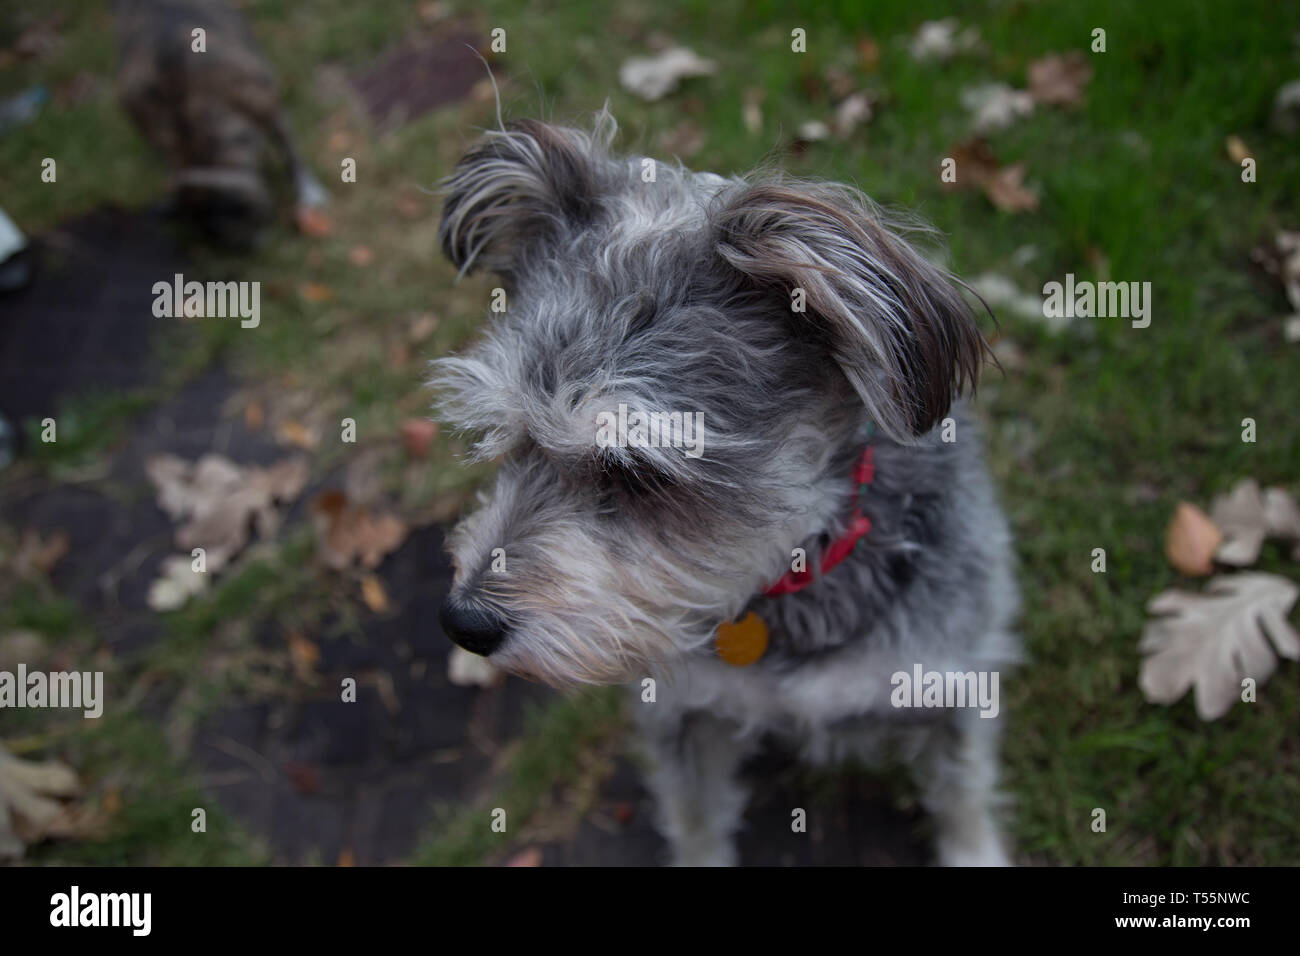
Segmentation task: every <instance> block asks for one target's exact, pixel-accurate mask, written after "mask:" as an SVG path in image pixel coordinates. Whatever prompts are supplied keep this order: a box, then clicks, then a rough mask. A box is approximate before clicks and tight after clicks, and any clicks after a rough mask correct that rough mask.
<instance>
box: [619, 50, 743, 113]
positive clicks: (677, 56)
mask: <svg viewBox="0 0 1300 956" xmlns="http://www.w3.org/2000/svg"><path fill="white" fill-rule="evenodd" d="M717 68H718V65H717V64H716V63H714V62H713V61H712V60H706V59H703V58H702V57H700V56H698V55H697V54H696V53H695V52H694V51H693V50H688V49H687V48H686V47H673V48H672V49H668V50H665V51H663V52H662V53H659V54H657V55H655V56H650V57H632V58H631V59H628V60H625V61H624V62H623V65H622V66H620V67H619V68H618V81H619V82H620V83H621V84H623V88H624V89H625V90H628V91H629V92H631V93H635V94H636V95H637V96H639V97H641V99H643V100H649V101H651V102H653V101H654V100H658V99H662V98H663V97H664V96H666V95H667V94H669V93H671V92H672V91H673V90H675V89H677V86H678V84H679V83H680V82H681V81H682V80H684V79H686V78H688V77H693V76H708V75H709V74H711V73H714V72H715V71H716V70H717Z"/></svg>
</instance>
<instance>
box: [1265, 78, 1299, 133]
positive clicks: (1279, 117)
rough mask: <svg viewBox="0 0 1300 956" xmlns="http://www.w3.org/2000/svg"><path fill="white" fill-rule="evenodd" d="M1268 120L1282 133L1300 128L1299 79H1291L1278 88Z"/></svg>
mask: <svg viewBox="0 0 1300 956" xmlns="http://www.w3.org/2000/svg"><path fill="white" fill-rule="evenodd" d="M1269 121H1270V122H1271V123H1272V124H1273V128H1274V129H1276V130H1278V131H1280V132H1283V133H1287V134H1290V133H1294V132H1296V131H1297V130H1300V80H1292V81H1291V82H1290V83H1286V84H1284V85H1283V86H1281V87H1279V88H1278V91H1277V95H1276V96H1274V97H1273V112H1272V114H1271V115H1270V117H1269Z"/></svg>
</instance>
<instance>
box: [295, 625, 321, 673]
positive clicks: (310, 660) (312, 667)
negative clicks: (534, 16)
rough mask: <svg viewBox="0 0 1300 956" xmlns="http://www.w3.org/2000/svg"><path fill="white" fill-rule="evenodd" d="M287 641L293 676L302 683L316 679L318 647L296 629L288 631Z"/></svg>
mask: <svg viewBox="0 0 1300 956" xmlns="http://www.w3.org/2000/svg"><path fill="white" fill-rule="evenodd" d="M288 641H289V665H290V666H291V667H292V668H293V674H294V676H295V677H296V678H298V680H300V681H302V682H303V683H304V684H310V683H312V682H313V681H314V680H315V679H316V665H317V664H318V663H319V662H320V648H319V647H318V646H317V645H316V643H315V642H314V641H311V640H308V639H307V638H306V637H303V635H302V634H300V633H299V632H297V631H290V632H289V635H288Z"/></svg>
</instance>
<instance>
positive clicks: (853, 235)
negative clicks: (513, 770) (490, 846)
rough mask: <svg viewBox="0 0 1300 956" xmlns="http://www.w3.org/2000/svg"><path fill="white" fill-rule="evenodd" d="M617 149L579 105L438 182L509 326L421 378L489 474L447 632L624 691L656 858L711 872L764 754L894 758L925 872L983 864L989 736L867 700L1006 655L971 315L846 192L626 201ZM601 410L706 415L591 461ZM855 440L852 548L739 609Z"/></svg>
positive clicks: (449, 241)
mask: <svg viewBox="0 0 1300 956" xmlns="http://www.w3.org/2000/svg"><path fill="white" fill-rule="evenodd" d="M613 134H614V125H613V121H612V119H611V118H610V117H609V116H608V114H605V113H602V114H600V115H599V117H598V119H597V123H596V129H595V132H594V134H593V135H586V134H583V133H580V132H578V131H575V130H571V129H561V128H556V127H552V126H549V125H546V124H542V123H538V122H532V121H523V122H520V123H517V124H514V125H513V126H511V127H509V128H507V129H504V130H494V131H491V132H489V133H487V135H486V136H485V137H484V139H483V140H482V141H481V142H480V143H479V144H478V145H477V146H475V147H474V148H473V149H472V150H471V151H470V152H469V153H468V154H467V155H466V156H465V158H464V159H463V160H462V161H461V163H460V164H459V165H458V166H457V168H456V170H455V172H454V173H453V174H452V176H451V177H450V178H449V179H448V181H447V182H446V184H445V189H446V205H445V210H444V214H443V220H442V226H441V240H442V244H443V248H444V250H445V252H446V254H447V256H448V257H449V258H450V259H451V260H452V262H454V263H455V264H456V265H457V266H458V267H459V268H460V269H461V271H462V272H470V271H473V270H474V269H476V268H480V267H483V268H488V269H491V270H492V271H495V272H496V273H498V274H499V275H501V276H502V278H503V279H504V287H505V289H506V291H507V295H508V305H509V308H508V311H507V312H506V313H505V314H503V315H501V316H499V317H497V318H495V319H494V320H493V321H492V322H491V323H490V324H489V326H488V328H487V331H486V334H485V336H484V338H483V340H482V341H481V342H480V343H479V344H478V345H476V346H475V347H474V348H473V349H472V350H471V351H469V352H468V353H466V354H464V355H461V356H458V357H453V358H448V359H444V360H442V361H440V362H438V363H437V367H436V374H435V386H436V387H437V389H438V391H439V395H440V413H441V415H442V416H443V417H444V418H445V419H447V420H449V421H450V422H451V423H453V424H454V425H455V426H457V427H458V428H460V429H462V430H463V431H464V432H466V433H468V434H471V435H473V436H474V438H475V445H474V454H475V455H476V456H478V457H480V458H493V457H498V456H499V457H500V459H501V467H500V470H499V472H498V474H497V477H496V481H495V485H494V487H493V488H492V489H491V490H490V491H489V492H487V493H486V494H485V495H484V496H483V497H482V504H481V507H480V508H479V509H478V510H477V511H476V512H474V513H473V514H471V515H470V516H469V517H467V518H466V519H465V520H464V521H463V522H462V523H461V524H460V525H459V526H458V528H457V529H456V531H455V532H454V534H453V535H452V537H451V543H450V547H451V551H452V554H453V557H454V560H455V563H456V567H457V576H456V581H455V584H454V586H453V589H452V594H451V595H450V597H449V605H448V607H449V609H451V612H452V616H451V617H450V618H446V620H448V621H450V622H452V623H453V624H454V622H456V621H458V620H459V621H462V622H463V621H464V620H465V616H466V614H469V615H470V620H471V621H472V622H473V626H474V627H475V628H479V629H481V628H482V627H483V626H485V624H484V622H488V624H487V625H486V626H488V627H489V630H492V629H493V628H495V630H494V631H493V638H492V639H493V640H497V639H499V641H500V643H499V645H496V646H495V647H494V648H493V650H492V653H491V658H490V659H491V660H492V661H493V662H494V663H496V664H498V665H499V666H501V667H503V668H504V669H506V670H509V671H511V672H513V673H517V674H521V675H524V676H527V677H532V678H537V679H541V680H545V681H548V682H550V683H554V684H557V685H573V684H576V683H581V682H595V683H611V682H629V681H634V682H635V683H634V684H633V686H634V687H635V688H636V690H637V692H638V693H637V697H636V701H635V703H634V704H633V706H634V708H635V709H636V712H637V717H638V721H639V723H640V724H641V726H642V728H643V731H644V740H645V744H646V749H647V751H648V754H649V756H650V758H651V760H652V767H653V769H652V772H651V775H650V784H651V787H652V789H653V790H654V791H655V794H656V797H657V799H658V804H659V809H660V822H661V826H662V829H663V830H664V832H665V834H666V835H667V837H668V838H669V840H670V842H671V843H672V846H673V851H674V855H675V859H676V860H677V861H678V862H684V863H729V862H733V861H734V858H735V857H734V849H733V847H732V836H733V834H734V832H735V830H736V828H737V827H738V826H739V824H740V820H741V815H742V812H743V808H744V803H745V800H744V791H743V788H742V787H741V785H740V783H739V782H738V780H737V776H736V770H737V768H738V766H739V764H740V762H741V761H742V760H743V758H744V757H745V756H746V755H747V754H749V753H751V752H752V751H753V749H754V748H755V747H756V746H757V744H758V742H759V741H760V739H761V738H762V737H763V736H764V735H765V734H775V735H777V736H779V737H782V738H784V739H787V740H789V741H791V742H792V743H795V744H796V745H798V746H800V747H801V748H802V749H803V752H804V753H805V754H806V755H807V756H808V757H809V758H811V759H819V760H820V759H840V758H842V757H845V756H858V757H863V758H867V759H871V758H874V757H879V756H880V755H881V754H882V753H883V752H884V751H885V750H886V749H888V750H889V752H890V753H892V754H901V755H902V756H903V757H905V758H906V759H907V760H908V761H909V762H910V763H911V765H912V766H913V767H914V769H915V772H916V776H917V779H918V781H919V783H920V786H921V788H922V797H923V800H924V802H925V804H926V806H927V807H928V808H929V809H930V810H931V812H932V814H933V815H934V817H935V820H936V824H937V831H938V848H939V856H940V859H941V860H942V861H943V862H947V863H959V864H960V863H974V864H990V863H1001V862H1005V860H1006V857H1005V854H1004V849H1003V847H1002V843H1001V839H1000V837H999V834H998V828H997V826H996V824H995V821H994V815H993V812H992V803H993V798H994V788H995V783H996V769H997V737H998V727H999V726H1000V725H1001V723H1002V719H1003V718H1002V717H998V718H996V719H986V718H982V717H979V716H978V714H976V712H975V711H973V710H971V709H957V708H941V709H935V710H920V709H898V708H895V707H894V706H893V705H892V704H891V701H890V691H891V675H893V674H895V673H896V672H899V671H903V672H907V673H910V672H911V671H912V668H913V665H914V664H917V663H920V664H921V665H923V667H924V668H925V669H927V670H934V671H942V672H968V671H983V672H988V671H992V672H1000V671H1003V670H1005V669H1007V668H1009V667H1010V666H1011V665H1012V664H1013V663H1014V661H1015V660H1016V658H1017V655H1018V642H1017V640H1016V638H1015V636H1014V634H1013V632H1012V631H1011V622H1012V618H1013V617H1014V614H1015V611H1016V603H1017V599H1016V590H1015V585H1014V579H1013V574H1012V555H1011V548H1010V542H1009V535H1008V532H1007V528H1006V524H1005V521H1004V519H1003V517H1002V514H1001V512H1000V510H999V508H998V506H997V503H996V500H995V496H994V493H993V490H992V486H991V483H990V480H989V478H988V476H987V473H986V470H985V467H984V464H983V462H982V458H981V452H980V448H979V441H978V437H977V433H976V428H975V426H974V424H973V423H972V422H971V421H970V420H968V418H967V417H966V415H965V413H964V412H963V410H962V409H961V407H960V406H953V405H952V402H953V400H954V399H955V397H956V396H958V395H959V394H960V392H961V391H962V389H963V387H965V386H968V385H973V384H974V381H975V378H976V375H977V373H978V370H979V367H980V365H981V364H982V362H983V360H984V357H985V345H984V341H983V339H982V337H981V336H980V334H979V331H978V329H977V327H976V325H975V322H974V319H973V316H972V314H971V311H970V309H969V308H968V306H967V304H966V302H965V300H964V299H963V298H962V296H961V295H960V294H959V293H958V291H957V290H956V288H955V287H954V283H953V280H952V279H951V277H950V276H948V275H947V274H946V273H944V272H943V271H942V270H940V269H939V268H937V267H935V266H934V265H932V264H931V263H930V262H929V261H928V260H927V259H926V258H925V257H923V256H922V255H920V254H919V253H918V252H917V251H916V250H915V249H914V248H913V247H912V245H910V244H909V242H908V240H907V239H906V238H905V236H909V235H914V234H915V233H916V232H917V231H918V230H917V227H915V226H914V225H912V224H903V223H900V222H898V221H893V220H890V219H888V218H886V217H885V215H884V214H883V213H882V212H881V211H880V210H879V209H878V208H877V207H876V206H875V205H873V204H872V203H871V202H870V201H869V200H867V199H866V198H865V197H864V196H862V195H861V194H860V193H859V192H857V191H856V190H854V189H851V188H848V187H845V186H839V185H832V184H826V183H814V182H804V181H795V180H790V179H786V178H783V177H781V176H778V175H774V174H771V173H763V174H756V175H753V176H750V177H744V178H730V179H724V178H722V177H719V176H716V175H712V174H707V173H693V172H690V171H688V170H685V169H682V168H681V167H679V166H670V165H667V164H663V163H658V164H654V165H653V166H652V167H651V168H653V171H654V178H653V181H646V177H645V176H644V175H643V173H644V171H645V170H646V169H647V165H646V161H644V160H643V159H642V158H640V157H634V158H630V159H620V158H616V157H614V156H613V155H611V153H610V152H609V149H608V147H609V144H610V142H611V140H612V137H613ZM796 289H798V290H802V293H803V296H804V300H805V302H806V309H805V310H804V311H802V312H801V311H795V310H794V309H793V308H792V301H793V300H792V293H793V292H794V291H795V290H796ZM620 404H624V405H626V406H627V408H628V409H635V410H640V411H643V412H660V411H681V412H702V413H703V421H704V424H705V445H704V450H705V453H704V455H703V456H702V457H701V458H698V459H692V458H689V457H687V456H686V455H684V454H683V452H682V450H681V449H680V448H672V447H663V448H636V447H626V448H625V447H600V446H598V444H597V442H596V440H595V439H596V423H597V416H598V415H600V414H601V413H602V412H613V411H614V410H616V409H617V408H618V406H619V405H620ZM950 414H951V416H952V422H951V426H952V428H953V429H955V438H956V440H955V441H943V440H941V437H940V431H941V429H940V428H939V427H937V426H939V424H940V422H941V421H942V420H943V419H945V417H947V416H949V415H950ZM872 423H874V435H873V437H871V438H870V440H871V441H872V442H874V445H875V449H876V450H875V461H876V479H875V482H874V483H873V484H872V485H871V486H870V489H869V492H868V494H867V496H866V499H865V502H864V510H865V513H866V514H867V515H868V516H869V517H870V519H871V521H872V524H873V528H872V530H871V532H870V534H869V535H868V536H867V537H866V538H865V539H863V540H862V541H861V542H860V543H859V544H858V546H857V548H856V550H855V551H854V553H853V554H852V555H851V557H850V558H849V559H848V560H847V561H846V562H845V563H843V564H842V565H840V566H839V567H838V568H836V569H834V570H833V571H832V572H830V573H829V574H827V575H825V576H824V577H821V578H819V579H818V580H816V581H815V582H814V583H812V584H811V585H810V586H809V587H807V588H806V589H804V590H803V591H801V592H798V593H795V594H789V595H785V596H781V597H764V596H762V592H763V591H764V590H765V588H766V587H767V586H768V585H770V584H771V583H772V582H773V581H776V580H777V579H779V578H780V577H781V575H782V574H784V573H785V572H786V571H787V570H789V568H790V562H791V556H792V553H794V549H796V548H803V549H805V550H806V552H807V555H808V558H807V560H808V566H809V567H814V568H815V567H817V566H818V561H819V555H820V553H821V551H822V550H823V549H824V548H825V547H826V545H827V544H828V543H829V542H830V541H831V540H833V539H834V537H835V536H836V535H838V534H839V533H840V531H841V530H842V529H843V528H844V526H845V522H846V521H847V520H848V518H849V515H850V513H851V511H852V507H853V502H854V500H855V495H856V493H857V488H856V486H854V484H853V483H852V480H851V477H850V476H851V474H852V469H853V465H854V463H855V461H856V460H857V458H858V456H859V454H860V453H861V450H862V447H863V445H864V442H866V441H867V440H868V434H869V432H870V428H871V426H872ZM494 549H502V552H498V554H501V553H503V554H504V559H505V562H506V566H505V569H504V570H493V562H492V555H493V552H494ZM466 609H469V610H468V611H467V610H466ZM749 610H754V611H756V612H757V613H758V614H759V615H760V616H761V617H762V618H763V619H764V621H766V622H767V624H768V625H769V628H770V630H771V644H770V646H769V649H768V651H767V653H766V654H765V655H764V657H763V658H762V659H761V660H760V661H759V662H758V663H756V664H753V665H751V666H749V667H745V668H738V667H733V666H730V665H728V664H726V663H724V662H722V661H721V660H720V659H719V658H718V657H717V655H716V653H715V652H714V647H713V638H714V634H715V631H716V628H717V626H718V625H719V623H720V622H723V621H728V620H734V619H736V618H738V617H739V616H741V615H743V614H744V613H746V612H747V611H749ZM458 614H459V615H460V617H457V616H456V615H458ZM456 626H461V627H469V625H466V624H461V625H456ZM452 629H453V630H454V629H455V627H454V626H453V628H452ZM466 633H467V632H466ZM475 633H478V631H476V632H475ZM462 637H465V634H464V633H463V634H462ZM462 643H466V645H467V646H471V645H472V647H473V648H479V647H482V646H483V645H481V644H479V643H478V642H477V640H475V641H470V640H469V639H468V637H465V639H464V640H462ZM645 678H652V679H654V681H655V684H654V695H653V696H654V700H653V702H649V701H647V700H646V697H647V696H648V695H647V694H646V693H645V692H644V690H643V688H644V687H645V686H646V685H645V684H644V680H645Z"/></svg>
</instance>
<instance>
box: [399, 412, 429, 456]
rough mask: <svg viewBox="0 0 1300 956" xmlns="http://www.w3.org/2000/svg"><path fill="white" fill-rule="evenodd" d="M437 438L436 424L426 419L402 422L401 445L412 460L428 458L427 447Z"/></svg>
mask: <svg viewBox="0 0 1300 956" xmlns="http://www.w3.org/2000/svg"><path fill="white" fill-rule="evenodd" d="M436 437H438V423H437V422H434V421H430V420H429V419H427V418H408V419H407V420H406V421H404V422H402V444H403V445H405V446H406V453H407V454H408V455H410V456H411V457H412V458H415V459H418V460H423V459H425V458H427V457H429V446H430V445H431V444H432V443H433V440H434V439H435V438H436Z"/></svg>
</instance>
